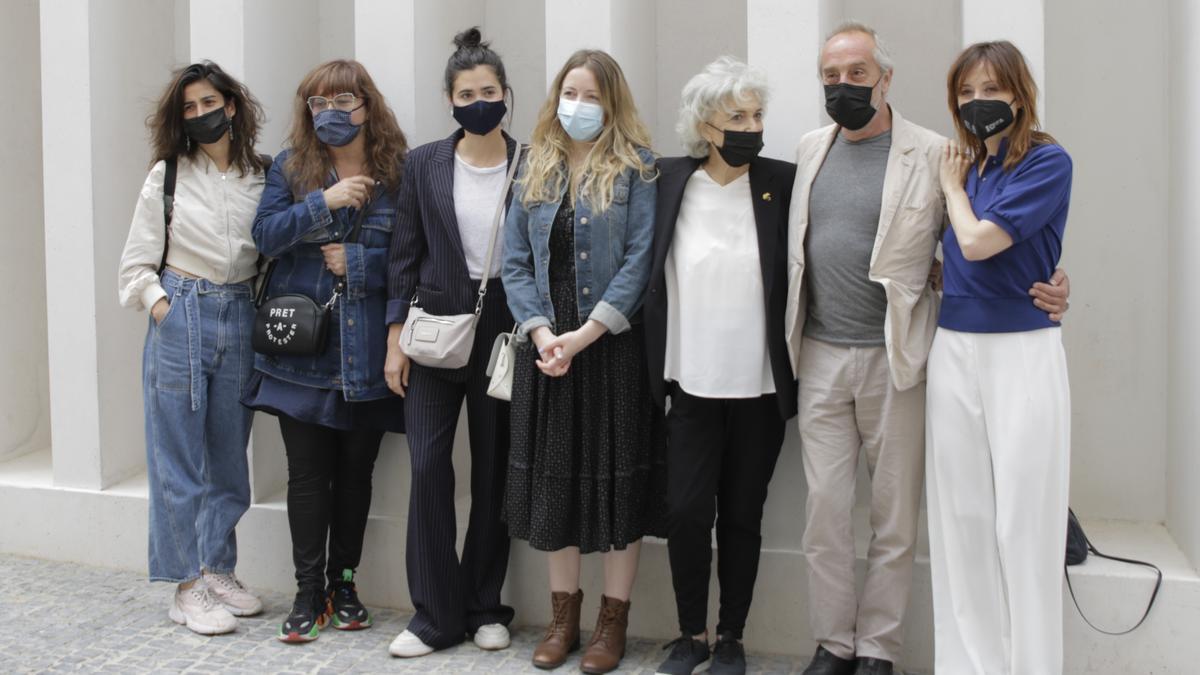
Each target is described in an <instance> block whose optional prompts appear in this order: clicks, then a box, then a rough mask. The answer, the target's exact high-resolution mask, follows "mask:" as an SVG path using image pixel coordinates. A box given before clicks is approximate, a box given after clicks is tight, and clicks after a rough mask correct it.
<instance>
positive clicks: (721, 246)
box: [663, 168, 775, 398]
mask: <svg viewBox="0 0 1200 675" xmlns="http://www.w3.org/2000/svg"><path fill="white" fill-rule="evenodd" d="M664 272H665V274H666V282H667V354H666V362H665V365H664V372H663V377H664V378H665V379H666V380H668V381H671V380H673V381H675V382H677V383H679V386H680V387H681V388H682V389H683V390H684V391H686V392H687V393H689V394H691V395H693V396H699V397H702V398H755V397H758V396H762V395H763V394H772V393H774V392H775V379H774V378H773V377H772V375H771V363H770V358H769V355H768V354H767V322H766V310H765V307H764V306H763V280H762V264H761V263H760V261H759V252H758V233H757V231H756V224H755V220H754V202H753V200H751V198H750V175H749V173H746V174H743V175H742V176H740V177H738V178H737V179H735V180H734V181H733V182H731V183H729V184H728V185H725V186H721V185H719V184H717V182H716V181H714V180H713V179H712V178H711V177H710V176H709V175H708V173H707V172H706V171H705V170H704V169H703V168H700V169H697V170H696V172H695V173H693V174H692V177H691V178H689V179H688V184H687V187H686V189H685V190H684V192H683V202H682V204H681V205H680V207H679V216H678V217H677V218H676V220H675V235H674V237H673V238H672V240H671V248H670V251H669V252H668V253H667V259H666V265H665V270H664Z"/></svg>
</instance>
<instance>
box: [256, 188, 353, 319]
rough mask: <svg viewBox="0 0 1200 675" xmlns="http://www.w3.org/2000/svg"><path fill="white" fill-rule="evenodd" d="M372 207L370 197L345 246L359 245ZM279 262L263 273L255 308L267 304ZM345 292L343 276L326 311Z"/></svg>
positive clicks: (272, 261)
mask: <svg viewBox="0 0 1200 675" xmlns="http://www.w3.org/2000/svg"><path fill="white" fill-rule="evenodd" d="M370 206H371V199H370V198H369V197H368V198H367V203H365V204H363V205H362V208H361V209H359V210H358V214H357V215H356V216H355V217H354V225H353V226H352V227H351V228H350V233H349V234H347V235H346V238H345V239H342V243H343V244H357V243H358V235H359V234H361V233H362V224H363V220H365V219H366V217H367V211H369V210H370ZM278 261H279V258H272V259H271V261H270V262H268V263H267V271H266V272H264V273H263V274H264V275H265V278H264V279H263V281H262V283H261V284H259V286H258V293H256V294H255V296H254V306H255V307H261V306H262V304H263V303H264V302H266V300H267V287H268V286H269V285H270V283H271V275H272V274H273V273H274V272H275V263H276V262H278ZM345 290H346V277H345V276H342V277H341V278H339V279H338V282H337V285H336V286H334V287H333V295H331V296H330V297H329V300H328V301H326V302H325V304H324V305H323V306H324V307H325V309H330V308H331V307H333V303H335V302H337V299H338V298H339V297H340V296H341V295H342V292H343V291H345Z"/></svg>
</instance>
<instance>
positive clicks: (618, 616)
mask: <svg viewBox="0 0 1200 675" xmlns="http://www.w3.org/2000/svg"><path fill="white" fill-rule="evenodd" d="M628 627H629V602H628V601H624V602H622V601H621V600H613V599H612V598H610V597H608V596H607V595H602V596H600V618H598V619H596V630H595V632H593V633H592V639H591V640H589V641H588V646H587V650H585V651H584V652H583V660H582V661H580V662H579V669H580V670H582V671H583V672H585V673H588V674H589V675H598V674H599V673H607V672H609V671H611V670H616V668H617V666H619V665H621V659H622V658H623V657H624V656H625V629H626V628H628Z"/></svg>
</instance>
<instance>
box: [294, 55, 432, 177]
mask: <svg viewBox="0 0 1200 675" xmlns="http://www.w3.org/2000/svg"><path fill="white" fill-rule="evenodd" d="M345 92H350V93H352V94H354V95H355V96H358V97H360V98H363V99H365V100H366V113H367V120H366V122H364V123H363V131H362V133H365V134H366V143H365V148H366V155H367V170H368V171H369V173H370V175H371V177H372V178H374V179H375V180H377V181H379V182H381V183H383V186H384V189H386V190H392V189H395V188H397V187H399V185H400V172H401V170H402V168H403V166H404V159H405V156H406V155H407V154H408V141H407V139H405V137H404V132H403V131H401V130H400V125H399V123H397V122H396V116H395V114H393V113H392V109H391V108H390V107H388V104H387V101H386V100H385V99H384V97H383V94H382V93H380V91H379V89H378V88H377V87H376V86H375V81H374V80H372V79H371V76H370V74H368V73H367V69H366V68H364V67H363V65H362V64H361V63H359V62H358V61H352V60H349V59H337V60H334V61H329V62H327V63H322V64H321V65H319V66H317V67H316V68H314V69H313V70H312V72H310V73H309V74H308V75H306V76H305V77H304V79H303V80H302V81H301V82H300V86H299V87H297V88H296V100H295V102H294V103H293V106H292V107H293V111H292V128H291V130H290V131H289V132H288V144H289V145H290V146H291V148H292V154H291V156H290V157H288V159H287V161H286V162H285V165H284V166H285V168H286V172H287V175H288V176H290V177H291V184H292V192H293V193H294V194H295V195H296V197H297V198H299V197H301V196H303V195H305V194H307V193H309V192H311V191H313V190H316V189H319V188H321V187H323V186H324V182H325V177H326V176H328V175H329V172H330V171H331V170H332V168H333V163H332V161H331V160H330V158H329V152H328V150H327V149H326V147H325V144H324V143H322V142H321V141H320V139H318V138H317V133H316V130H315V129H314V128H313V118H312V114H311V113H310V112H309V110H308V97H309V96H335V95H337V94H341V93H345Z"/></svg>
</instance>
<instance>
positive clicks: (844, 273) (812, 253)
mask: <svg viewBox="0 0 1200 675" xmlns="http://www.w3.org/2000/svg"><path fill="white" fill-rule="evenodd" d="M891 146H892V132H891V131H887V132H884V133H882V134H880V135H878V136H875V137H873V138H867V139H864V140H861V141H848V140H846V139H844V138H842V135H841V134H840V133H839V134H838V135H837V139H836V140H835V141H834V142H833V146H832V147H830V148H829V154H828V155H827V156H826V157H825V163H824V164H822V165H821V169H820V171H818V172H817V177H816V180H814V181H813V186H812V192H811V194H810V196H809V204H808V212H809V223H808V233H807V234H806V236H805V242H804V251H805V257H806V259H807V264H806V272H805V274H806V275H807V279H806V282H807V286H808V319H807V321H806V322H805V324H804V335H805V336H806V337H811V338H816V339H818V340H822V341H825V342H831V343H834V344H839V345H846V346H855V347H867V346H879V345H882V344H883V318H884V314H886V312H887V297H886V296H885V295H884V292H883V286H881V285H879V284H877V283H875V282H873V281H871V280H870V278H869V277H868V273H869V270H870V267H871V250H872V249H873V248H874V246H875V234H876V232H877V231H878V229H879V210H880V208H881V205H882V203H883V177H884V174H885V173H887V160H888V150H889V149H891Z"/></svg>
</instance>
